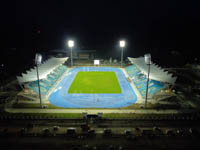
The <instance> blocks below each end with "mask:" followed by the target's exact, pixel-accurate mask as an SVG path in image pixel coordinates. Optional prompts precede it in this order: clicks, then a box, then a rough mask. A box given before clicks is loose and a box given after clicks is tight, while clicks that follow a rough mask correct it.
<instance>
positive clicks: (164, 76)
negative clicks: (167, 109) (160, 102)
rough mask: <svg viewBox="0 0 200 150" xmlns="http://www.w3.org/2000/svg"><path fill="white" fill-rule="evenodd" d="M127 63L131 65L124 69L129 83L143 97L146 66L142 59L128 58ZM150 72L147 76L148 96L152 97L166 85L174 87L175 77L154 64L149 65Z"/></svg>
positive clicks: (146, 72)
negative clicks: (129, 80)
mask: <svg viewBox="0 0 200 150" xmlns="http://www.w3.org/2000/svg"><path fill="white" fill-rule="evenodd" d="M128 59H129V61H130V62H131V64H132V65H130V66H128V67H126V68H125V70H126V72H127V73H128V75H129V77H130V79H131V81H132V82H133V83H134V85H135V86H136V88H137V90H138V91H139V93H140V94H141V96H143V97H144V96H145V93H146V84H147V83H146V82H147V77H146V76H147V74H148V66H147V65H146V64H145V61H144V57H139V58H130V57H128ZM150 68H151V71H150V75H149V79H150V80H149V90H148V94H149V96H153V95H154V94H156V93H157V92H158V91H160V90H161V89H164V88H165V85H166V84H171V85H174V84H175V81H176V77H173V75H172V74H170V73H168V72H167V71H165V70H163V69H162V68H161V67H159V66H157V65H156V64H154V63H152V64H151V67H150Z"/></svg>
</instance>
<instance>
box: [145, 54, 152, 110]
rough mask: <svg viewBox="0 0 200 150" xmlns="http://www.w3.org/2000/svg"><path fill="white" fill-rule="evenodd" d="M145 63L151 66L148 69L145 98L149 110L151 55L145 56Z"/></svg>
mask: <svg viewBox="0 0 200 150" xmlns="http://www.w3.org/2000/svg"><path fill="white" fill-rule="evenodd" d="M144 61H145V63H146V64H147V65H148V66H149V67H148V76H147V88H146V97H145V108H147V97H148V88H149V74H150V65H151V54H145V55H144Z"/></svg>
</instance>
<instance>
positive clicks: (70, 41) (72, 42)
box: [68, 40, 74, 66]
mask: <svg viewBox="0 0 200 150" xmlns="http://www.w3.org/2000/svg"><path fill="white" fill-rule="evenodd" d="M68 46H69V47H70V48H71V66H73V58H72V48H73V47H74V41H72V40H69V41H68Z"/></svg>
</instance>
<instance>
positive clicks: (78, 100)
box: [49, 67, 137, 108]
mask: <svg viewBox="0 0 200 150" xmlns="http://www.w3.org/2000/svg"><path fill="white" fill-rule="evenodd" d="M79 71H113V72H115V74H116V76H117V78H118V81H119V84H120V87H121V89H122V93H121V94H68V89H69V87H70V85H71V83H72V81H73V79H74V78H75V76H76V74H77V72H79ZM97 86H98V85H97ZM136 100H137V96H136V94H135V92H134V91H133V89H132V87H131V85H130V83H129V82H128V81H127V79H126V77H125V75H124V73H123V71H122V70H120V69H118V68H112V67H79V68H73V69H71V70H70V71H69V72H68V73H67V74H66V76H65V77H64V78H63V79H62V81H61V82H60V83H59V84H58V85H57V87H56V89H55V90H54V91H53V92H52V93H51V95H50V96H49V101H50V103H51V104H53V105H55V106H59V107H65V108H119V107H125V106H129V105H131V104H133V103H135V102H136Z"/></svg>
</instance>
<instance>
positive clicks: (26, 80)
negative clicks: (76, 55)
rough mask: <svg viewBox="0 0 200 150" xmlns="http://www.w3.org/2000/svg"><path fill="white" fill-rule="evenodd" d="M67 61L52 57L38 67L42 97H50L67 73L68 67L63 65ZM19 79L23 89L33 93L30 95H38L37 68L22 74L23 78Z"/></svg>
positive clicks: (18, 77)
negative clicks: (58, 82)
mask: <svg viewBox="0 0 200 150" xmlns="http://www.w3.org/2000/svg"><path fill="white" fill-rule="evenodd" d="M67 59H68V58H55V57H52V58H50V59H48V60H47V61H46V62H44V63H43V64H41V65H40V66H38V70H39V71H38V72H39V78H40V88H41V96H42V97H47V96H48V95H49V93H50V91H51V90H52V88H53V87H54V86H55V85H56V83H57V81H59V79H60V78H61V77H62V75H63V74H64V73H65V72H66V71H67V67H66V66H65V65H63V64H64V63H65V62H66V61H67ZM17 79H18V82H19V84H20V85H21V87H23V88H24V89H25V90H29V91H31V92H30V93H32V94H33V95H34V94H38V92H39V91H38V81H37V74H36V68H35V67H34V68H32V69H30V70H29V71H26V74H24V73H22V76H17Z"/></svg>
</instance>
